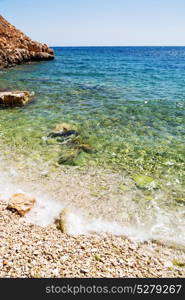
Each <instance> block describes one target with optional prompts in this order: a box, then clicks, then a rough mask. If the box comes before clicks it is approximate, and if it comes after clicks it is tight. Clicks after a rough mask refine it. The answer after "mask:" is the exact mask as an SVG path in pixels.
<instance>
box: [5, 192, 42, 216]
mask: <svg viewBox="0 0 185 300" xmlns="http://www.w3.org/2000/svg"><path fill="white" fill-rule="evenodd" d="M35 203H36V199H35V198H32V197H30V196H28V195H26V194H22V193H18V194H13V195H12V196H11V197H10V199H9V203H8V208H9V209H15V210H16V211H17V212H18V213H19V215H21V216H24V215H25V214H26V213H28V212H29V211H30V210H31V209H32V208H33V206H34V204H35Z"/></svg>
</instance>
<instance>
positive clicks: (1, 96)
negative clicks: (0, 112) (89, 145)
mask: <svg viewBox="0 0 185 300" xmlns="http://www.w3.org/2000/svg"><path fill="white" fill-rule="evenodd" d="M33 95H34V93H30V92H28V91H13V92H0V105H2V106H23V105H25V104H27V103H29V102H30V101H31V99H32V96H33Z"/></svg>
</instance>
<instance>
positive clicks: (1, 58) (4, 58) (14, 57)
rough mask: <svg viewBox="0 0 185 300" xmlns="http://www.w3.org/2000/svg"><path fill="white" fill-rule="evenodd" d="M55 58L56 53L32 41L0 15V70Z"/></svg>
mask: <svg viewBox="0 0 185 300" xmlns="http://www.w3.org/2000/svg"><path fill="white" fill-rule="evenodd" d="M53 58H54V52H53V50H52V49H50V48H48V46H47V45H46V44H41V43H38V42H35V41H33V40H31V39H30V38H29V37H28V36H26V35H25V34H24V33H22V32H21V31H20V30H18V29H16V28H15V27H14V26H12V25H11V24H10V23H9V22H7V21H6V20H5V19H4V18H3V17H2V16H1V15H0V69H3V68H8V67H13V66H15V65H17V64H21V63H25V62H30V61H40V60H51V59H53Z"/></svg>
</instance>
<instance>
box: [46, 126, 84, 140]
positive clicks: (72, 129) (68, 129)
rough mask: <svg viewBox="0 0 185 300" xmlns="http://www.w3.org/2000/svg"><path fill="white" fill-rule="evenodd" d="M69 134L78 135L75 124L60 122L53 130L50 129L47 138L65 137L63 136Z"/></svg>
mask: <svg viewBox="0 0 185 300" xmlns="http://www.w3.org/2000/svg"><path fill="white" fill-rule="evenodd" d="M71 135H75V136H78V135H79V132H78V131H77V128H76V126H74V125H72V124H68V123H61V124H57V125H56V127H55V129H54V131H52V132H51V133H49V135H48V137H49V138H57V137H58V138H60V137H61V138H63V137H64V138H65V137H69V136H71Z"/></svg>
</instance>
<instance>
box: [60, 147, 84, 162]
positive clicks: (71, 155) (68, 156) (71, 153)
mask: <svg viewBox="0 0 185 300" xmlns="http://www.w3.org/2000/svg"><path fill="white" fill-rule="evenodd" d="M79 154H80V151H79V150H77V149H69V150H66V151H65V152H64V153H62V154H61V155H60V158H59V160H58V163H59V164H60V165H61V164H63V165H71V166H74V165H75V160H76V159H77V157H78V156H79Z"/></svg>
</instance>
